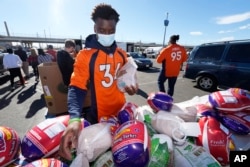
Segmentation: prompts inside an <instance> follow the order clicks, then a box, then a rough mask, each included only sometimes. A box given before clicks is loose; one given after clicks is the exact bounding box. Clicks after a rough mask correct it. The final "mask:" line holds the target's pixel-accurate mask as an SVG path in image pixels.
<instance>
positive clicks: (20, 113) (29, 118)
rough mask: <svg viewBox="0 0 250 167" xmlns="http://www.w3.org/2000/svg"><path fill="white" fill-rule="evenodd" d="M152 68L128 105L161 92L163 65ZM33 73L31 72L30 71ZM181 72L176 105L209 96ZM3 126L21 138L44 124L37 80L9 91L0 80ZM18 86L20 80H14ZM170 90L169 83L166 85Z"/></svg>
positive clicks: (142, 77)
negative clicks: (36, 126) (194, 98)
mask: <svg viewBox="0 0 250 167" xmlns="http://www.w3.org/2000/svg"><path fill="white" fill-rule="evenodd" d="M152 60H153V61H154V65H153V68H151V69H150V70H145V71H138V73H137V78H138V83H139V90H138V92H137V94H136V95H133V96H129V95H126V98H127V101H130V102H134V103H135V104H137V105H138V106H142V105H146V104H147V96H148V94H149V93H151V92H156V91H158V88H157V78H158V73H159V70H160V65H159V64H155V59H152ZM30 71H32V70H30ZM182 74H183V71H182V72H181V74H180V76H179V78H178V80H177V83H176V86H175V93H174V96H173V98H174V102H182V101H186V100H190V99H191V98H193V97H195V96H203V95H206V94H208V93H207V92H204V91H201V90H200V89H197V88H196V87H195V84H194V83H193V82H192V81H190V80H187V79H185V78H182ZM0 80H1V82H2V83H1V84H0V126H8V127H11V128H13V129H15V130H16V131H17V132H18V134H19V136H20V137H21V138H22V137H23V136H24V134H25V133H26V131H27V130H29V129H31V128H32V127H33V126H35V125H37V124H38V123H40V122H42V121H43V120H45V115H46V113H47V107H46V103H45V100H44V97H43V90H42V85H41V82H38V83H37V82H36V81H35V78H34V77H31V78H30V79H29V82H28V83H27V84H26V86H25V87H20V86H17V87H16V89H15V90H14V91H13V92H11V91H10V83H9V81H8V79H7V78H5V77H2V76H1V78H0ZM15 81H16V82H18V78H16V80H15ZM165 85H166V86H167V83H166V84H165Z"/></svg>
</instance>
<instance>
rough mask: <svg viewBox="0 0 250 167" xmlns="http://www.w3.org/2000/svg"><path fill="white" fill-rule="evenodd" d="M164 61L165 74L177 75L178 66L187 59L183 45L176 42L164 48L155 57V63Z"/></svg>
mask: <svg viewBox="0 0 250 167" xmlns="http://www.w3.org/2000/svg"><path fill="white" fill-rule="evenodd" d="M164 60H165V61H166V62H165V76H166V77H176V76H178V75H179V72H180V67H181V64H182V63H183V62H185V61H186V60H187V53H186V50H185V48H184V47H182V46H180V45H178V44H171V45H168V46H167V47H166V48H164V49H163V50H162V51H161V52H160V54H159V56H158V57H157V59H156V61H157V63H162V62H163V61H164Z"/></svg>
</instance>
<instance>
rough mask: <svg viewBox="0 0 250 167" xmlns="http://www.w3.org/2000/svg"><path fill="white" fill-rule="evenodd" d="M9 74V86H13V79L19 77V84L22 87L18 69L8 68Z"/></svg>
mask: <svg viewBox="0 0 250 167" xmlns="http://www.w3.org/2000/svg"><path fill="white" fill-rule="evenodd" d="M9 72H10V84H11V86H12V87H13V86H14V79H15V77H16V76H18V77H19V79H20V83H21V84H22V85H24V78H23V76H22V73H21V69H20V68H10V69H9Z"/></svg>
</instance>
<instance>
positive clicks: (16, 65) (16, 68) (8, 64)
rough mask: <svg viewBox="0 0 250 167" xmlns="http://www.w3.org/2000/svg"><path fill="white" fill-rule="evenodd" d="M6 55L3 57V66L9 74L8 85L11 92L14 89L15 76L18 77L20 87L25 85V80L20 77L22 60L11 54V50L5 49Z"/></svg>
mask: <svg viewBox="0 0 250 167" xmlns="http://www.w3.org/2000/svg"><path fill="white" fill-rule="evenodd" d="M7 52H8V54H6V55H4V57H3V65H4V68H5V69H7V70H9V72H10V84H11V90H14V89H15V85H14V79H15V77H16V76H18V77H19V79H20V83H21V85H23V86H24V85H25V80H24V78H23V76H22V72H21V67H22V60H21V59H20V57H19V56H18V55H16V54H14V53H13V50H12V49H11V48H8V49H7Z"/></svg>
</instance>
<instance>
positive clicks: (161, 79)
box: [158, 70, 177, 96]
mask: <svg viewBox="0 0 250 167" xmlns="http://www.w3.org/2000/svg"><path fill="white" fill-rule="evenodd" d="M166 80H168V92H167V93H168V95H170V96H173V95H174V86H175V83H176V80H177V77H166V76H165V72H164V70H161V71H160V74H159V77H158V88H159V91H161V92H166V90H165V86H164V83H165V82H166Z"/></svg>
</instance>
